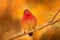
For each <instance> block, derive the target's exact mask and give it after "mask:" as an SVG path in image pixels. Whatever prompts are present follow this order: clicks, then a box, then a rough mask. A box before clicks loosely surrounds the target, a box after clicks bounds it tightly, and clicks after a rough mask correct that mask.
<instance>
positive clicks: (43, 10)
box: [0, 0, 60, 40]
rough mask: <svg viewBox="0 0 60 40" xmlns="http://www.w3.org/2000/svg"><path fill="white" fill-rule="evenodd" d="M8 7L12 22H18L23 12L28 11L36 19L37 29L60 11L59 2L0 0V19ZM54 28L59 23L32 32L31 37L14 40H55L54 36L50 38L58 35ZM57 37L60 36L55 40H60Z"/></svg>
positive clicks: (59, 0) (58, 0)
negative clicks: (16, 20)
mask: <svg viewBox="0 0 60 40" xmlns="http://www.w3.org/2000/svg"><path fill="white" fill-rule="evenodd" d="M9 4H10V5H9ZM8 5H9V10H10V14H11V16H12V18H13V19H14V20H15V19H19V20H20V19H21V18H22V16H23V12H24V10H25V9H29V10H30V11H31V12H32V14H33V15H34V16H35V17H36V18H37V27H39V26H40V25H42V24H44V23H46V22H49V21H50V20H51V19H52V18H53V16H54V15H55V14H56V12H57V11H58V9H60V0H0V18H2V17H3V14H5V10H6V9H7V7H8ZM59 17H60V13H59V14H58V15H57V17H56V19H55V20H57V19H58V18H59ZM55 26H56V27H60V23H56V24H54V25H49V26H48V27H45V28H43V29H41V30H37V31H36V32H34V34H33V36H28V35H25V36H23V37H19V38H17V39H16V40H55V38H54V36H52V35H53V34H54V33H56V35H57V34H58V33H57V32H55V31H56V30H57V29H56V30H55ZM11 31H12V30H11ZM12 32H14V31H12ZM58 32H60V31H58ZM8 35H9V33H8ZM46 35H47V36H46ZM5 36H6V35H5ZM44 36H45V37H44ZM51 37H52V38H51ZM57 37H60V35H59V36H56V40H60V38H57ZM53 38H54V39H53Z"/></svg>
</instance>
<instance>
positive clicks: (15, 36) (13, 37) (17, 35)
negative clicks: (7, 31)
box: [10, 9, 60, 40]
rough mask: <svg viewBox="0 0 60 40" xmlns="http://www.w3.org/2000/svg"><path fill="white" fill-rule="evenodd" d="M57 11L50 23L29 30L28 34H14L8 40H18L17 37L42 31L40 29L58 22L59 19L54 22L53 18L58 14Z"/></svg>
mask: <svg viewBox="0 0 60 40" xmlns="http://www.w3.org/2000/svg"><path fill="white" fill-rule="evenodd" d="M59 11H60V9H59V10H58V12H57V13H56V15H55V16H54V17H53V19H52V20H51V22H47V23H45V24H43V25H42V26H40V27H38V28H35V29H33V30H31V31H29V32H27V33H23V34H21V33H20V32H19V34H14V35H13V36H12V37H11V39H10V40H13V39H16V38H18V37H21V36H24V35H26V34H29V33H31V32H34V31H37V30H40V29H42V28H44V27H46V26H49V25H53V24H55V23H57V22H59V20H60V18H59V19H58V20H56V21H54V19H55V17H56V16H57V14H58V13H59ZM53 21H54V22H53Z"/></svg>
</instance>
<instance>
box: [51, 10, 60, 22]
mask: <svg viewBox="0 0 60 40" xmlns="http://www.w3.org/2000/svg"><path fill="white" fill-rule="evenodd" d="M59 12H60V9H59V10H58V11H57V13H56V14H55V15H54V16H53V18H52V20H51V21H50V22H53V21H54V19H55V18H56V16H57V15H58V13H59Z"/></svg>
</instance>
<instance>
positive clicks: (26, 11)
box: [24, 9, 32, 16]
mask: <svg viewBox="0 0 60 40" xmlns="http://www.w3.org/2000/svg"><path fill="white" fill-rule="evenodd" d="M24 15H26V16H29V15H32V13H31V12H30V11H29V10H28V9H25V10H24Z"/></svg>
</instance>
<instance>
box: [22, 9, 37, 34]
mask: <svg viewBox="0 0 60 40" xmlns="http://www.w3.org/2000/svg"><path fill="white" fill-rule="evenodd" d="M21 24H22V30H23V31H24V32H28V31H30V30H32V29H34V28H35V27H36V25H37V19H36V17H35V16H34V15H33V14H32V13H31V12H30V11H29V10H28V9H25V10H24V13H23V17H22V19H21ZM32 34H33V33H29V35H32Z"/></svg>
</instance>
